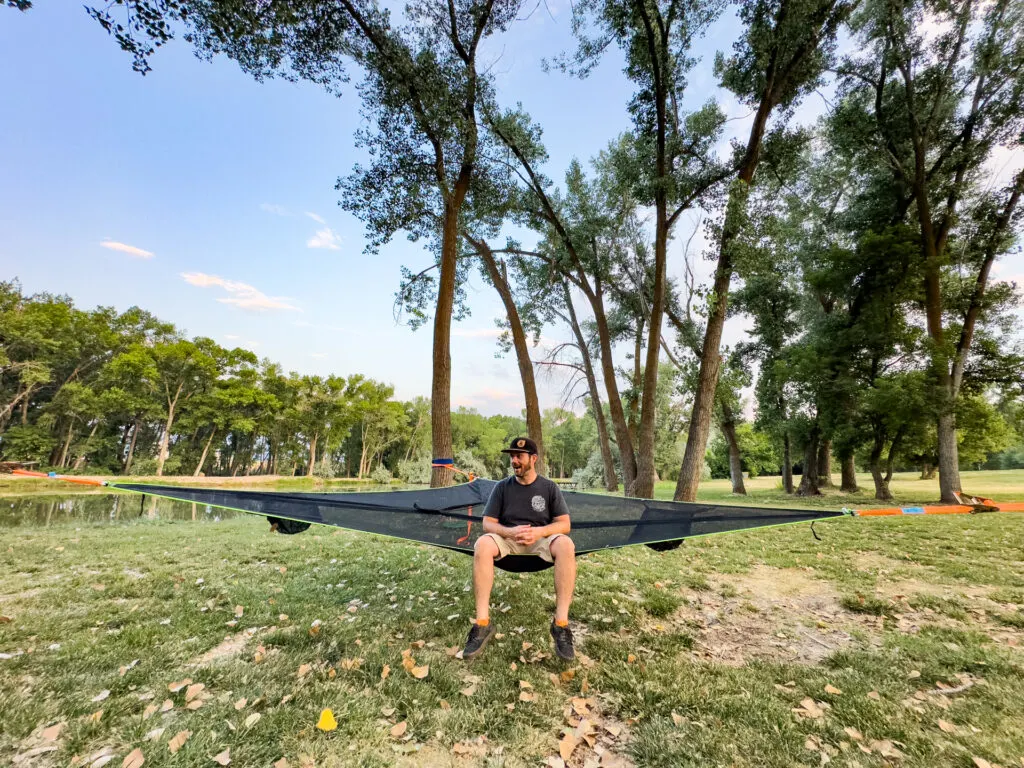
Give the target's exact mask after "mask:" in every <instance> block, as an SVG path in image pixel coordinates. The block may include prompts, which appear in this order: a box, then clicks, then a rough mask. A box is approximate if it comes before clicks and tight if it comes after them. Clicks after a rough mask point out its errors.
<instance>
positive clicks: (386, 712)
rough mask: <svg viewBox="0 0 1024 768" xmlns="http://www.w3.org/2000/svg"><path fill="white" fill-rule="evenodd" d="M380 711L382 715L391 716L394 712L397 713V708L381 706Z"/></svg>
mask: <svg viewBox="0 0 1024 768" xmlns="http://www.w3.org/2000/svg"><path fill="white" fill-rule="evenodd" d="M380 713H381V714H382V715H384V717H391V716H392V715H393V714H395V708H394V707H381V708H380Z"/></svg>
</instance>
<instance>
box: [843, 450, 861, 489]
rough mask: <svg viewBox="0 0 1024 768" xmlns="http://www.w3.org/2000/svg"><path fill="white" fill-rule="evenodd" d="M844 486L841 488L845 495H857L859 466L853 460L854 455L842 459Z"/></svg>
mask: <svg viewBox="0 0 1024 768" xmlns="http://www.w3.org/2000/svg"><path fill="white" fill-rule="evenodd" d="M841 462H842V478H843V479H842V485H841V486H840V487H839V490H841V491H842V492H843V493H857V491H859V490H860V488H858V487H857V465H856V463H855V462H854V460H853V453H851V454H850V455H849V456H843V457H842V460H841Z"/></svg>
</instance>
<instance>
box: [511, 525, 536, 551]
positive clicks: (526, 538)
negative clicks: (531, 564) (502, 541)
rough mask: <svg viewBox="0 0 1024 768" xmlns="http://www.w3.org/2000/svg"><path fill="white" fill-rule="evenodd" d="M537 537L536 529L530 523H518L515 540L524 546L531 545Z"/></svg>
mask: <svg viewBox="0 0 1024 768" xmlns="http://www.w3.org/2000/svg"><path fill="white" fill-rule="evenodd" d="M539 538H540V536H539V535H538V533H537V529H536V528H534V527H533V526H532V525H520V526H517V528H516V534H515V540H516V541H517V542H518V543H520V544H522V545H523V546H524V547H529V546H531V545H532V544H533V543H534V542H536V541H537V539H539Z"/></svg>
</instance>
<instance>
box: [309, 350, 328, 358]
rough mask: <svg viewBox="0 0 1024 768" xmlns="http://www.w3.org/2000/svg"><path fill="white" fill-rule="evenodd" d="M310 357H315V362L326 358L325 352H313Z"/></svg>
mask: <svg viewBox="0 0 1024 768" xmlns="http://www.w3.org/2000/svg"><path fill="white" fill-rule="evenodd" d="M310 357H315V358H316V359H317V360H322V359H323V358H325V357H327V353H326V352H313V353H311V354H310Z"/></svg>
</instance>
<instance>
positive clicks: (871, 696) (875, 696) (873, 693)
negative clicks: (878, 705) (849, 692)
mask: <svg viewBox="0 0 1024 768" xmlns="http://www.w3.org/2000/svg"><path fill="white" fill-rule="evenodd" d="M868 698H869V699H871V700H872V701H880V700H881V698H882V697H881V696H880V695H879V694H878V691H868Z"/></svg>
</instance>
